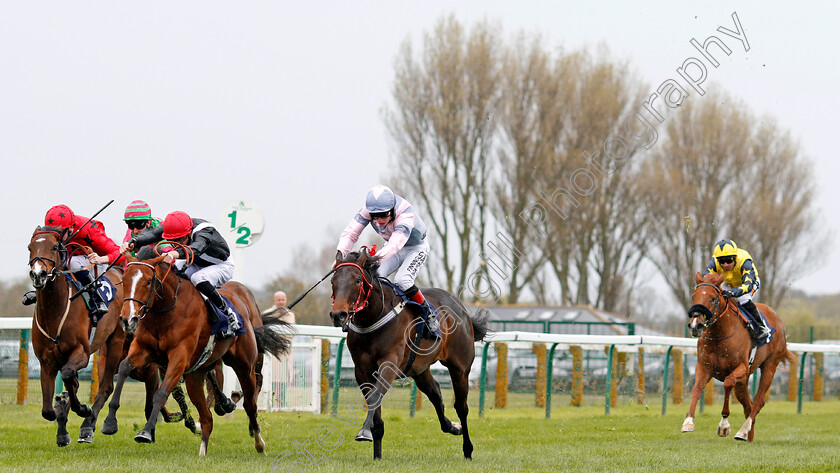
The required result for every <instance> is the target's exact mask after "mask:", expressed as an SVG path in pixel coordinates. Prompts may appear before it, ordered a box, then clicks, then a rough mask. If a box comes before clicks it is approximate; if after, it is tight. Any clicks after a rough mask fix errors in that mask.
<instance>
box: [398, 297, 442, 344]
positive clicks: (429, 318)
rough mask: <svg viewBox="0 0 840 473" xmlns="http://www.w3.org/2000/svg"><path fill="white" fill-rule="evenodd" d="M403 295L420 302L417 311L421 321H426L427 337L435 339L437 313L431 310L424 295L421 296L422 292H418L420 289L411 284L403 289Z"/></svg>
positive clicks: (437, 325)
mask: <svg viewBox="0 0 840 473" xmlns="http://www.w3.org/2000/svg"><path fill="white" fill-rule="evenodd" d="M405 295H406V297H408V298H409V299H410V300H411V301H413V302H416V303H418V304H420V307H419V311H420V317H421V318H422V319H423V321H425V322H426V328H427V329H428V332H427V334H426V335H427V338H430V339H435V338H437V336H436V335H435V334H436V333H437V331H438V328H440V327H439V324H438V320H437V314H435V312H434V311H432V308H431V306H429V302H428V301H427V300H426V297H425V296H423V293H422V292H420V289H418V288H417V286H411V287H410V288H408V289H406V290H405Z"/></svg>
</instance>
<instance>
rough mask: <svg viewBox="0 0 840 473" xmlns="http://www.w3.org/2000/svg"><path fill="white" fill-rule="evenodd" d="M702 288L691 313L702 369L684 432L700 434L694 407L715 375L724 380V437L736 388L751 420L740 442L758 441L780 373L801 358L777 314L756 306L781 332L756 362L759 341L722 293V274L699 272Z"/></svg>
mask: <svg viewBox="0 0 840 473" xmlns="http://www.w3.org/2000/svg"><path fill="white" fill-rule="evenodd" d="M694 280H695V282H696V283H697V287H696V288H695V289H694V294H692V297H691V300H692V304H693V305H692V307H691V309H689V311H688V317H689V319H690V320H689V323H688V326H689V328H690V329H691V334H692V336H694V337H698V336H699V337H700V338H699V339H698V340H697V368H696V370H695V372H694V388H693V389H692V390H691V406H690V407H689V408H688V414H686V419H685V421H684V422H683V426H682V431H683V432H692V431H694V407H695V406H696V405H697V401H698V400H699V399H700V396H701V395H702V394H703V388H704V387H705V386H706V384H707V383H708V382H709V380H710V379H711V378H712V377H714V378H715V379H717V380H719V381H723V388H724V396H723V410H722V411H721V417H722V418H721V420H720V423H719V424H718V435H719V436H721V437H726V436H727V435H728V434H729V431H730V428H729V420H728V417H729V394H730V393H731V391H732V389H733V388H734V389H735V397H736V398H738V401H739V402H740V403H741V405H742V406H744V417H746V419H747V420H746V421H745V422H744V425H742V426H741V429H740V430H738V433H736V434H735V440H748V441H750V442H752V441H753V435H754V434H755V418H756V416H757V415H758V413H759V412H760V411H761V408H762V407H764V403H765V400H766V397H767V392H768V390H769V389H770V384H771V383H772V382H773V376H774V375H775V374H776V367H777V366H778V365H779V362H783V361H789V362H790V363H791V364H796V362H797V361H796V357H795V356H794V355H793V354H792V353H791V352H790V351H788V349H787V340H786V336H785V325H784V324H783V323H782V320H781V319H780V318H779V316H778V315H776V311H774V310H773V309H771V308H770V307H769V306H767V305H765V304H756V307H758V310H759V311H761V312H762V313H763V314H764V316H765V317H767V322H768V323H769V324H770V326H771V327H774V328H775V329H776V332H775V333H774V334H773V339H772V340H771V341H770V343H767V344H764V345H762V346H761V347H760V348H758V349H757V350H756V352H755V358H754V359H753V362H752V364H750V352H751V351H752V348H753V343H754V342H753V340H752V338H751V336H750V331H749V329H747V327H746V326H745V325H744V322H743V321H742V319H741V316H740V314H739V309H738V305H737V304H736V303H735V301H732V300H731V299H728V298H725V297H724V296H723V293H722V292H721V289H720V283H721V282H723V275H722V274H715V273H709V274H707V275H706V276H705V277H703V276H700V273H697V274H696V275H695V277H694ZM758 368H761V378H760V380H759V383H758V390H757V391H756V393H755V397H754V398H753V400H752V402H750V392H749V389H748V387H747V380H748V379H749V377H750V374H752V373H753V372H755V370H756V369H758Z"/></svg>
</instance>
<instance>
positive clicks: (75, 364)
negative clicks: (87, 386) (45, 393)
mask: <svg viewBox="0 0 840 473" xmlns="http://www.w3.org/2000/svg"><path fill="white" fill-rule="evenodd" d="M89 359H90V354H89V353H87V352H86V351H85V349H84V347H83V346H81V345H79V346H77V347H76V349H75V350H73V352H72V353H71V354H70V357H69V358H68V359H67V363H65V364H64V366H62V367H61V380H62V381H64V387H65V389H66V390H67V394H68V398H69V401H70V410H72V411H73V412H75V413H76V415H78V416H79V417H88V416H90V412H91V411H90V407H88V406H87V405H85V404H82V403H81V402H80V401H79V397H78V394H77V392H78V390H79V375H78V374H79V370H80V369H82V368H84V367H85V366H87V364H88V360H89Z"/></svg>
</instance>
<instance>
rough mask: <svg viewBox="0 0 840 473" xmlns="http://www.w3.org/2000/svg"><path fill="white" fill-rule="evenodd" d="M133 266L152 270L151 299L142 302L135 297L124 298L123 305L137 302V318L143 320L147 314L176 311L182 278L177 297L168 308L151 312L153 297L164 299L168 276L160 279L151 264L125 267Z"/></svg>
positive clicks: (141, 263)
mask: <svg viewBox="0 0 840 473" xmlns="http://www.w3.org/2000/svg"><path fill="white" fill-rule="evenodd" d="M131 265H139V266H145V267H147V268H150V269H151V270H152V280H151V286H152V289H151V290H150V291H149V297H148V298H146V300H145V301H141V300H140V299H137V298H134V297H125V298H123V303H126V302H130V301H133V302H136V303H138V304H139V305H140V310H138V311H137V313H138V315H137V318H138V319H141V320H142V319H143V318H144V317H146V314H148V313H153V314H161V313H164V312H169V311H170V310H172V309H174V308H175V304H176V303H177V302H178V289H179V288H180V287H181V278H178V285H177V286H175V296H174V297H173V298H172V303H171V304H169V305H168V306H166V307H165V308H163V309H161V310H151V309H150V308H149V307H150V306H151V304H152V298H153V297H155V296H157V297H158V298H159V299H163V294H162V292H163V281H164V280H165V279H166V276H164V279H158V277H157V271H156V270H155V267H154V266H152V265H150V264H149V263H145V262H143V261H131V262H129V263H127V264H126V265H125V267H126V269H127V268H128V267H129V266H131ZM166 274H167V275H168V274H169V271H167V272H166ZM158 289H160V291H161V292H158ZM141 312H142V314H141Z"/></svg>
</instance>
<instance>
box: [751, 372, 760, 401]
mask: <svg viewBox="0 0 840 473" xmlns="http://www.w3.org/2000/svg"><path fill="white" fill-rule="evenodd" d="M759 371H761V369H760V368H756V370H755V371H754V372H753V374H752V389H751V391H752V392H751V393H750V397H753V398H754V397H755V392H756V391H758V372H759Z"/></svg>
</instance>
